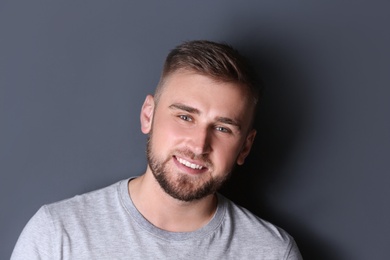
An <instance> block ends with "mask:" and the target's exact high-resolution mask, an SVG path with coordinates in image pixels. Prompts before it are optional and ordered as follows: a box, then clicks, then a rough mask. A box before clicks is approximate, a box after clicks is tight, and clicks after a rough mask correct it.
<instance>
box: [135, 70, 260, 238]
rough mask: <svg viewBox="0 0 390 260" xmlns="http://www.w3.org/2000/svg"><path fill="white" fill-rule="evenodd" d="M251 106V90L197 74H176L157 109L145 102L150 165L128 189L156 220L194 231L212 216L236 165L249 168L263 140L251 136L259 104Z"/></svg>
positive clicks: (144, 129)
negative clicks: (217, 193)
mask: <svg viewBox="0 0 390 260" xmlns="http://www.w3.org/2000/svg"><path fill="white" fill-rule="evenodd" d="M247 100H249V97H248V94H247V91H246V90H245V89H243V88H240V87H239V86H237V85H236V84H234V83H227V82H219V81H215V80H214V79H211V78H209V77H207V76H203V75H199V74H196V73H194V72H190V71H178V72H175V73H173V74H171V75H170V76H169V78H168V79H167V80H166V82H165V84H164V86H163V89H162V92H161V95H160V96H159V100H158V103H156V102H155V100H154V98H153V97H152V96H150V95H149V96H147V97H146V99H145V102H144V104H143V106H142V110H141V116H140V118H141V130H142V132H143V133H145V134H149V140H148V162H149V165H148V168H147V170H146V172H145V174H144V175H143V176H141V177H139V178H137V179H135V180H134V181H131V182H130V183H129V189H130V196H131V197H132V199H133V201H134V203H135V205H136V207H137V208H138V210H140V212H141V213H142V214H143V215H144V216H145V217H146V218H147V219H148V220H149V221H151V222H152V223H153V224H155V225H157V226H158V227H161V228H163V229H167V230H173V231H189V230H193V229H196V228H199V227H200V226H202V225H204V224H205V223H207V221H208V220H209V219H210V218H211V217H212V214H213V212H214V211H215V208H216V198H215V196H214V193H215V191H216V190H217V189H218V188H219V187H220V186H221V185H222V184H223V183H224V181H225V180H226V179H227V178H228V177H229V174H230V173H231V171H232V169H233V167H234V166H235V164H236V163H237V164H243V163H244V161H245V158H246V156H247V155H248V154H249V151H250V148H251V146H252V143H253V140H254V137H255V135H256V131H255V130H253V129H250V125H251V119H252V115H253V105H252V104H251V103H250V102H249V101H247ZM147 194H148V196H146V195H147ZM148 198H149V199H148ZM161 205H164V207H165V209H164V208H163V207H161ZM170 206H171V208H170V209H169V210H170V211H168V210H167V209H166V207H170ZM161 211H162V212H161ZM156 212H159V213H156ZM191 212H192V213H195V214H193V215H190V213H191ZM164 213H165V214H164ZM184 215H186V216H187V217H184V218H183V216H184ZM189 216H190V217H189ZM164 217H165V218H164ZM175 217H177V219H176V222H175V221H173V219H174V218H175ZM163 219H165V220H163ZM183 219H184V220H183ZM190 219H191V222H190V221H189V220H190ZM167 223H171V224H167ZM186 223H187V225H186ZM188 223H192V224H191V225H190V226H188ZM181 224H183V226H182V227H180V226H181Z"/></svg>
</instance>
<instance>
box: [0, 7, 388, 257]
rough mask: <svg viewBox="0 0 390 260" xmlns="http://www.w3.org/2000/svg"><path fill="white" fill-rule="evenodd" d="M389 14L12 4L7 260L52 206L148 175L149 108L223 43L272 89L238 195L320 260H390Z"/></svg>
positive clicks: (1, 154)
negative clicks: (181, 58) (171, 74)
mask: <svg viewBox="0 0 390 260" xmlns="http://www.w3.org/2000/svg"><path fill="white" fill-rule="evenodd" d="M314 2H315V3H314ZM389 10H390V3H389V2H386V1H349V2H346V1H240V2H239V1H233V0H229V1H142V2H141V1H137V2H136V1H119V0H117V1H101V0H94V1H27V0H26V1H7V0H1V1H0V177H1V180H0V203H1V213H0V225H1V226H0V241H1V243H0V258H1V259H7V258H9V256H10V254H11V251H12V248H13V246H14V244H15V242H16V240H17V237H18V235H19V233H20V232H21V230H22V229H23V227H24V225H25V224H26V223H27V221H28V219H29V218H30V217H31V216H32V215H33V214H34V213H35V212H36V210H37V209H38V208H39V207H40V206H41V205H42V204H44V203H50V202H54V201H57V200H61V199H64V198H68V197H71V196H74V195H75V194H80V193H83V192H86V191H90V190H94V189H97V188H101V187H104V186H106V185H109V184H111V183H113V182H116V181H118V180H120V179H123V178H127V177H129V176H133V175H138V174H141V173H142V172H143V171H144V169H145V164H146V161H145V158H144V150H145V144H144V143H145V137H144V136H143V135H142V134H141V131H140V129H139V111H140V106H141V104H142V102H143V100H144V97H145V95H146V94H148V93H151V92H152V91H153V89H154V87H155V85H156V83H157V81H158V78H159V74H160V70H161V67H162V63H163V60H164V58H165V56H166V54H167V52H168V51H169V50H170V49H171V48H173V47H174V46H176V45H177V44H179V43H181V42H182V41H184V40H193V39H209V40H215V41H224V42H227V43H230V44H232V45H234V46H235V47H236V48H238V49H239V50H240V51H241V52H242V53H244V54H245V55H247V56H248V57H249V58H250V59H251V60H252V62H253V63H254V65H255V66H256V70H257V71H258V72H261V73H262V74H263V79H264V82H265V83H266V85H267V89H266V91H265V94H264V99H263V101H262V105H261V109H260V111H259V116H258V119H259V121H258V123H257V125H256V126H257V128H258V130H259V134H258V139H257V140H256V147H255V149H254V151H253V153H252V154H251V156H250V157H249V159H248V162H247V164H246V165H245V166H243V167H241V168H238V169H237V172H236V175H235V176H234V177H233V179H232V180H231V182H230V184H229V185H228V186H227V187H226V188H225V189H224V191H223V192H224V193H225V194H226V195H227V196H229V197H230V198H232V199H233V200H235V201H237V202H239V203H240V204H242V205H244V206H246V207H248V208H249V209H250V210H252V211H253V212H255V213H257V214H259V215H260V216H262V217H263V218H265V219H268V220H270V221H272V222H273V223H275V224H277V225H279V226H281V227H282V228H284V229H286V230H287V231H288V232H289V233H290V234H291V235H293V236H294V237H295V238H296V240H297V243H298V245H299V247H300V249H301V251H302V254H303V256H304V257H305V259H388V248H389V246H390V241H389V240H390V239H389V236H388V234H389V233H390V221H389V219H390V206H389V202H388V197H390V190H389V189H388V186H389V182H390V177H389V169H390V167H389V161H390V160H389V159H390V158H389V153H390V134H389V133H390V121H389V115H388V114H389V110H390V105H389V103H390V102H389V95H390V90H389V84H390V73H389V69H390V66H389V65H390V51H389V46H390V36H389V24H390V15H389V13H390V11H389Z"/></svg>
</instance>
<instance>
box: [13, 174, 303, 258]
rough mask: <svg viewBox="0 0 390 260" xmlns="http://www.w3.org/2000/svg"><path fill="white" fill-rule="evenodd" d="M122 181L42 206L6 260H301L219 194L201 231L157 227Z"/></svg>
mask: <svg viewBox="0 0 390 260" xmlns="http://www.w3.org/2000/svg"><path fill="white" fill-rule="evenodd" d="M128 181H129V180H122V181H120V182H118V183H115V184H113V185H111V186H108V187H106V188H103V189H100V190H96V191H93V192H89V193H86V194H83V195H78V196H75V197H73V198H71V199H67V200H63V201H60V202H56V203H53V204H49V205H44V206H43V207H41V208H40V209H39V211H38V212H37V213H36V214H35V215H34V216H33V217H32V218H31V220H30V221H29V222H28V224H27V225H26V227H25V228H24V230H23V232H22V234H21V235H20V237H19V240H18V242H17V244H16V246H15V248H14V251H13V253H12V256H11V259H13V260H17V259H50V260H53V259H186V260H189V259H267V260H271V259H294V260H295V259H302V258H301V256H300V253H299V250H298V248H297V246H296V244H295V242H294V240H293V239H292V238H291V237H290V236H289V235H288V234H287V233H286V232H285V231H283V230H282V229H280V228H278V227H276V226H274V225H272V224H270V223H268V222H266V221H264V220H262V219H260V218H258V217H257V216H255V215H253V214H252V213H250V212H249V211H248V210H246V209H244V208H242V207H239V206H237V205H236V204H234V203H233V202H231V201H230V200H228V199H226V198H225V197H223V196H222V195H220V194H218V208H217V210H216V213H215V215H214V217H213V218H212V220H211V221H210V222H209V223H208V224H207V225H205V226H204V227H202V228H200V229H198V230H196V231H193V232H168V231H165V230H162V229H159V228H157V227H155V226H154V225H152V224H151V223H150V222H148V221H147V220H146V219H145V218H144V217H143V216H142V215H141V214H140V212H139V211H138V210H137V209H136V208H135V206H134V204H133V203H132V201H131V198H130V196H129V193H128Z"/></svg>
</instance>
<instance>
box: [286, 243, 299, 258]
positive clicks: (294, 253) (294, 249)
mask: <svg viewBox="0 0 390 260" xmlns="http://www.w3.org/2000/svg"><path fill="white" fill-rule="evenodd" d="M286 259H287V260H302V259H303V258H302V255H301V253H300V252H299V249H298V246H297V244H296V243H295V241H294V239H292V240H291V244H290V249H289V252H288V255H287V258H286Z"/></svg>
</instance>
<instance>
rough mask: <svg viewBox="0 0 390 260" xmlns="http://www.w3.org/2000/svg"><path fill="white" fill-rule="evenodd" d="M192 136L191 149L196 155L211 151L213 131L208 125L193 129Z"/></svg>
mask: <svg viewBox="0 0 390 260" xmlns="http://www.w3.org/2000/svg"><path fill="white" fill-rule="evenodd" d="M193 130H194V131H193V133H192V135H191V137H190V141H189V144H190V149H191V150H192V151H193V152H194V153H195V154H196V155H204V154H208V153H209V152H210V151H211V131H210V129H209V128H208V127H197V128H196V129H193Z"/></svg>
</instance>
